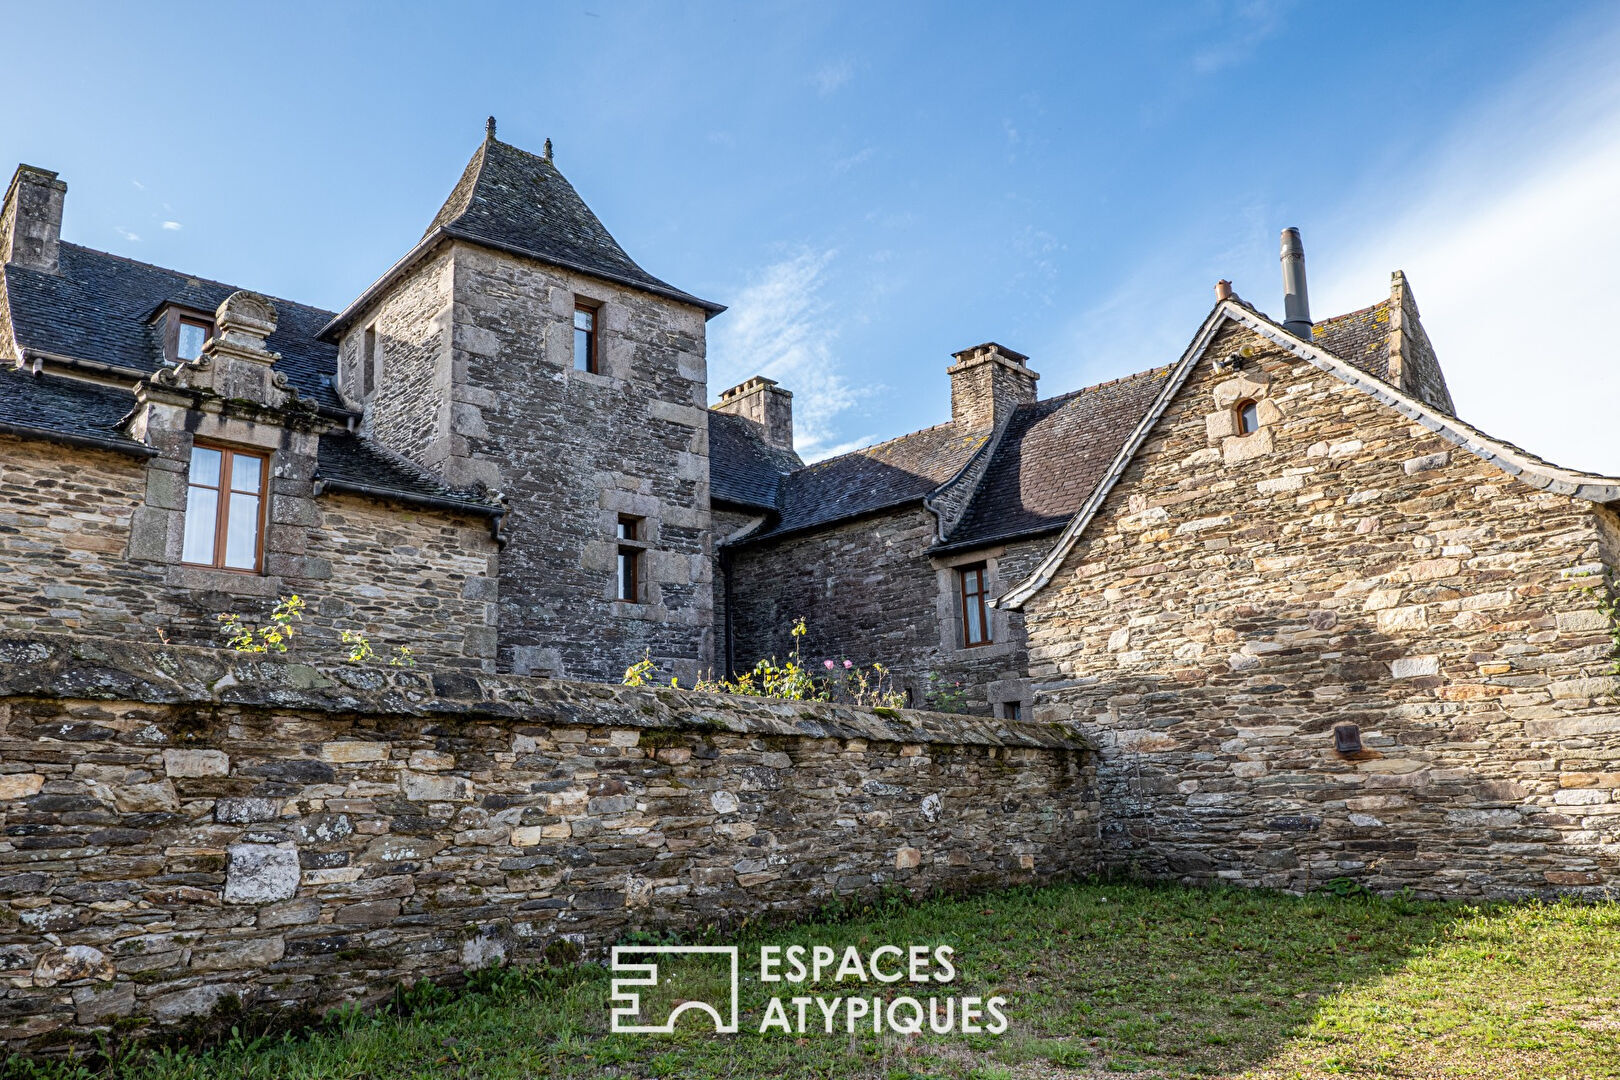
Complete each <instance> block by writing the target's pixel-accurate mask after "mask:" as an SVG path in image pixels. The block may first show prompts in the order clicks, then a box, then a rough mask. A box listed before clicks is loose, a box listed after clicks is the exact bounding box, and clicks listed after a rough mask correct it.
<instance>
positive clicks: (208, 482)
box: [180, 445, 269, 573]
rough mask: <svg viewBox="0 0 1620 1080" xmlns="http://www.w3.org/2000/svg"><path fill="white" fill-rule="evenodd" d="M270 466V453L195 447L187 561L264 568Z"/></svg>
mask: <svg viewBox="0 0 1620 1080" xmlns="http://www.w3.org/2000/svg"><path fill="white" fill-rule="evenodd" d="M268 465H269V459H268V458H267V457H266V456H265V455H264V454H249V453H244V452H242V451H239V450H227V449H225V448H224V447H217V446H202V445H198V446H193V447H192V448H191V468H190V470H189V471H188V473H187V477H186V485H187V486H186V529H185V544H184V546H183V547H182V549H181V553H180V561H181V562H185V563H190V564H191V565H193V566H212V567H217V568H218V569H221V570H243V571H247V572H249V573H256V572H258V569H259V564H260V561H261V559H262V558H263V556H264V504H265V498H264V480H265V473H266V472H267V471H268Z"/></svg>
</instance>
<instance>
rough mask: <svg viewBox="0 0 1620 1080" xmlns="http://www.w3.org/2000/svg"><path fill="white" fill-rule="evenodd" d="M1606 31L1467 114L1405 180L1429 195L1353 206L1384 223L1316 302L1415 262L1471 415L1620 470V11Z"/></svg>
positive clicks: (1346, 303)
mask: <svg viewBox="0 0 1620 1080" xmlns="http://www.w3.org/2000/svg"><path fill="white" fill-rule="evenodd" d="M1607 31H1608V32H1606V33H1597V34H1589V35H1584V36H1585V37H1586V40H1585V41H1583V42H1582V43H1580V44H1577V45H1571V46H1568V47H1565V48H1561V49H1556V50H1554V52H1553V55H1551V56H1549V57H1546V58H1544V62H1543V63H1542V64H1540V65H1538V66H1537V67H1535V68H1534V69H1532V70H1531V71H1529V72H1527V73H1526V75H1525V77H1523V78H1521V79H1519V80H1516V81H1515V82H1514V83H1512V84H1511V85H1510V86H1509V87H1508V88H1507V89H1506V91H1505V92H1504V93H1503V95H1502V96H1501V98H1500V100H1498V101H1497V102H1494V103H1492V104H1490V105H1488V106H1486V107H1485V108H1483V109H1482V110H1481V111H1480V112H1479V114H1478V115H1477V116H1476V117H1474V118H1473V119H1472V120H1471V121H1470V122H1469V123H1468V124H1466V125H1464V126H1462V127H1461V129H1460V130H1459V131H1458V132H1457V133H1456V134H1455V135H1454V136H1453V137H1452V138H1451V139H1450V140H1448V141H1447V142H1446V143H1445V144H1444V145H1443V146H1442V147H1441V150H1440V152H1439V153H1438V154H1437V155H1436V160H1437V163H1436V164H1435V165H1433V166H1432V167H1430V168H1429V169H1427V170H1423V171H1420V172H1418V173H1417V174H1416V175H1414V176H1412V177H1410V178H1408V179H1406V180H1405V181H1404V182H1403V184H1402V185H1401V186H1402V187H1405V188H1406V189H1407V190H1409V191H1416V192H1418V195H1417V197H1416V198H1413V199H1411V200H1410V201H1407V202H1405V203H1404V204H1403V205H1401V206H1400V208H1399V212H1397V213H1395V214H1390V213H1389V212H1388V211H1389V209H1390V207H1389V206H1388V205H1387V204H1386V205H1385V206H1384V207H1383V210H1384V213H1382V214H1380V213H1379V208H1378V206H1376V205H1362V206H1358V207H1353V208H1351V209H1350V211H1349V213H1350V214H1354V215H1359V216H1361V217H1362V218H1363V219H1364V221H1365V222H1366V223H1368V224H1375V226H1376V227H1375V228H1373V229H1371V230H1369V231H1364V232H1362V233H1361V234H1360V235H1359V236H1357V237H1356V241H1355V242H1354V243H1353V244H1350V245H1347V246H1348V247H1349V248H1350V251H1349V254H1348V255H1347V256H1346V257H1342V258H1337V259H1336V260H1335V263H1334V265H1333V266H1332V267H1331V268H1327V267H1325V268H1324V269H1325V270H1327V271H1328V272H1327V273H1324V274H1322V275H1320V276H1321V280H1322V288H1321V290H1320V295H1321V297H1322V301H1321V302H1319V301H1318V298H1317V295H1314V294H1316V293H1317V290H1316V289H1314V288H1313V290H1312V291H1313V296H1312V308H1313V309H1314V310H1320V311H1322V312H1324V313H1325V312H1329V311H1335V310H1348V309H1349V308H1353V307H1358V306H1361V305H1363V304H1365V303H1367V302H1368V299H1369V298H1374V299H1375V298H1376V297H1377V296H1378V295H1380V290H1383V289H1387V287H1388V280H1389V278H1388V275H1389V272H1390V271H1391V270H1394V269H1397V268H1399V269H1402V270H1405V271H1406V273H1407V278H1408V280H1409V281H1410V282H1411V284H1412V288H1413V292H1414V294H1415V296H1416V297H1417V300H1418V304H1419V306H1420V308H1421V310H1422V313H1423V324H1424V326H1425V328H1426V329H1427V330H1428V332H1429V336H1430V338H1431V339H1432V340H1433V342H1434V346H1435V350H1436V352H1437V353H1438V355H1439V357H1440V362H1441V365H1442V367H1443V368H1444V370H1445V373H1446V380H1447V383H1448V384H1449V385H1450V388H1451V393H1452V398H1453V399H1454V400H1455V402H1456V405H1457V411H1458V413H1459V415H1461V416H1462V417H1463V418H1464V419H1466V420H1468V421H1469V422H1471V423H1473V424H1476V425H1478V426H1479V427H1480V428H1482V429H1484V430H1485V431H1487V432H1489V433H1491V434H1493V435H1497V436H1500V437H1502V438H1505V439H1507V440H1509V441H1511V442H1514V443H1517V444H1519V445H1521V446H1523V447H1525V448H1526V449H1527V450H1530V451H1531V452H1532V453H1535V454H1538V455H1540V456H1542V457H1545V458H1548V459H1550V460H1552V461H1555V462H1557V463H1558V464H1560V465H1565V466H1568V467H1571V468H1577V469H1585V470H1591V471H1598V472H1605V473H1610V474H1620V439H1616V438H1615V436H1614V431H1615V425H1614V420H1613V413H1614V408H1615V403H1616V402H1617V401H1620V339H1617V338H1616V336H1615V335H1614V333H1613V332H1612V330H1611V328H1610V326H1609V323H1610V321H1611V320H1610V318H1609V314H1610V313H1611V312H1612V311H1613V310H1614V309H1615V306H1616V303H1617V299H1616V297H1617V295H1620V199H1617V198H1616V192H1620V71H1616V69H1615V68H1614V65H1613V63H1612V57H1613V56H1614V55H1615V52H1614V49H1615V48H1616V47H1617V46H1620V32H1617V31H1620V27H1610V28H1607ZM1384 197H1385V199H1386V200H1388V199H1390V197H1391V196H1390V193H1389V192H1388V191H1386V193H1385V196H1384ZM1307 252H1309V240H1308V239H1307ZM1262 306H1264V305H1262Z"/></svg>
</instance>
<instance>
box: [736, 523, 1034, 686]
mask: <svg viewBox="0 0 1620 1080" xmlns="http://www.w3.org/2000/svg"><path fill="white" fill-rule="evenodd" d="M935 527H936V526H935V519H934V516H933V514H931V513H930V512H929V511H927V510H925V509H923V508H922V507H920V506H918V507H909V508H903V509H900V510H896V511H892V512H890V513H886V514H879V515H873V516H870V517H865V518H860V519H858V520H854V521H848V522H844V523H842V524H838V525H833V526H831V527H828V528H825V529H818V530H816V531H814V532H806V533H801V534H798V535H796V536H789V537H785V538H783V539H780V540H774V541H766V542H762V543H758V544H745V545H741V546H739V547H737V548H735V549H734V555H733V560H734V563H733V572H732V589H731V593H732V596H731V600H732V607H733V613H732V632H733V634H734V636H735V642H734V653H735V656H736V661H737V667H738V668H739V669H741V670H747V669H748V668H750V667H752V666H753V663H754V661H756V660H758V659H761V658H763V657H767V656H771V655H775V656H777V657H778V658H785V657H786V656H787V655H788V653H789V651H790V650H791V649H792V641H791V639H790V636H789V631H790V630H791V628H792V626H793V623H794V621H795V620H797V619H800V618H803V619H804V620H805V624H806V626H807V628H808V633H807V634H806V636H805V638H804V639H803V643H804V654H805V656H806V658H807V659H808V660H809V661H810V662H811V663H812V664H815V665H817V666H819V665H820V664H821V662H822V661H823V660H825V659H832V660H835V661H840V660H843V659H846V658H847V659H849V660H852V661H854V662H855V663H857V664H863V665H864V664H870V663H873V662H878V663H882V664H884V665H886V666H888V667H890V668H892V669H893V670H894V672H895V674H896V677H897V679H898V680H899V682H900V683H901V684H902V685H903V687H905V688H907V689H909V690H910V691H911V693H912V696H913V700H914V701H916V702H918V703H923V702H926V701H927V700H928V698H929V695H930V693H931V690H930V683H929V679H928V675H929V673H930V672H933V673H935V674H936V675H937V676H938V678H939V682H940V683H941V684H954V683H960V684H961V688H962V691H963V692H964V693H965V694H966V695H967V699H968V705H969V707H970V708H971V709H972V710H973V711H974V712H978V713H986V712H990V711H992V704H993V703H994V704H999V703H1000V702H1002V701H1006V700H1014V701H1019V702H1021V703H1023V704H1025V705H1026V706H1027V704H1028V702H1029V697H1028V693H1027V690H1026V688H1025V686H1026V684H1025V683H1024V682H1023V680H1022V679H1021V676H1022V675H1023V673H1024V669H1025V663H1026V660H1025V653H1024V639H1023V626H1022V618H1021V616H1019V615H1018V614H1017V613H1010V612H995V613H994V614H993V616H992V619H993V626H994V631H995V643H994V644H992V645H988V646H981V647H978V648H972V649H964V648H961V647H960V646H959V644H958V640H959V639H958V638H957V636H956V635H957V633H958V632H959V631H958V630H957V629H956V627H957V622H956V620H957V618H958V617H959V615H958V611H959V604H958V602H957V598H956V584H955V580H954V576H953V573H954V572H953V570H952V567H953V566H955V565H958V564H961V563H967V562H980V561H988V563H989V566H990V575H989V576H990V583H991V589H992V595H995V594H996V593H998V592H999V591H1002V590H1005V589H1006V588H1008V587H1010V586H1011V585H1012V584H1013V583H1014V582H1016V581H1018V580H1019V579H1020V578H1022V577H1023V576H1024V575H1025V574H1027V573H1028V572H1029V571H1030V570H1031V569H1032V568H1033V567H1034V565H1035V563H1036V562H1038V561H1039V560H1040V558H1041V557H1042V556H1043V555H1045V553H1046V552H1047V551H1048V550H1049V548H1050V543H1051V541H1050V539H1049V538H1048V539H1046V540H1034V541H1024V542H1020V543H1014V544H1009V545H1005V546H998V547H995V548H989V549H986V550H985V551H981V552H957V553H954V554H953V555H952V556H951V557H950V558H949V559H948V560H944V561H940V560H935V559H932V558H931V557H930V556H929V555H928V548H929V546H930V545H931V544H932V543H933V542H934V532H935ZM1025 715H1028V714H1027V711H1026V713H1025Z"/></svg>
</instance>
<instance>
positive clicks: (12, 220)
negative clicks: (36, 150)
mask: <svg viewBox="0 0 1620 1080" xmlns="http://www.w3.org/2000/svg"><path fill="white" fill-rule="evenodd" d="M66 195H67V184H66V183H64V182H63V181H61V180H58V179H57V178H56V174H55V173H53V172H50V171H49V170H46V169H37V168H35V167H34V166H32V165H19V166H17V172H16V173H15V174H14V175H13V176H12V178H11V187H9V188H7V189H6V201H5V204H4V205H3V206H0V261H3V262H4V263H6V264H8V265H11V264H15V265H17V266H26V267H28V268H29V269H31V270H39V271H41V272H43V273H46V274H54V273H56V271H57V267H58V265H59V259H60V256H61V246H62V200H63V198H64V197H65V196H66Z"/></svg>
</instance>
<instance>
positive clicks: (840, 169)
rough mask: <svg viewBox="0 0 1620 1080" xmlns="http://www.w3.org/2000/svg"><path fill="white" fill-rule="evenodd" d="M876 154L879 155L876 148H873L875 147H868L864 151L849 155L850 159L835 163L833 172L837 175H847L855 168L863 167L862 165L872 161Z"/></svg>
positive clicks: (842, 159)
mask: <svg viewBox="0 0 1620 1080" xmlns="http://www.w3.org/2000/svg"><path fill="white" fill-rule="evenodd" d="M875 153H877V150H876V149H875V148H873V147H870V146H868V147H865V148H864V149H861V150H858V151H856V152H855V153H853V154H851V155H849V156H848V157H843V158H839V159H838V160H836V161H834V162H833V172H835V173H847V172H849V170H851V169H853V168H854V167H855V166H857V165H862V164H865V163H866V162H868V161H871V160H872V155H873V154H875Z"/></svg>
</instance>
